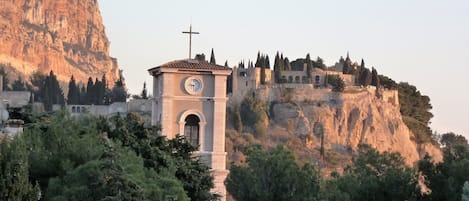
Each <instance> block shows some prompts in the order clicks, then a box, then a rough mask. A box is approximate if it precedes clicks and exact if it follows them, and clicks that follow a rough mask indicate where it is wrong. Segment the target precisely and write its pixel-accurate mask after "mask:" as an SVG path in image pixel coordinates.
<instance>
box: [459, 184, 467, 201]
mask: <svg viewBox="0 0 469 201" xmlns="http://www.w3.org/2000/svg"><path fill="white" fill-rule="evenodd" d="M461 201H469V181H466V183H464V187H463V192H462V195H461Z"/></svg>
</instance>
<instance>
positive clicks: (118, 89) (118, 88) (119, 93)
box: [112, 70, 129, 102]
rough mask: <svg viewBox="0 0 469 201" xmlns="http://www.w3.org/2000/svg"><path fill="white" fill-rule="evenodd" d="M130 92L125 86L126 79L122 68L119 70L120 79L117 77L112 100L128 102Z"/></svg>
mask: <svg viewBox="0 0 469 201" xmlns="http://www.w3.org/2000/svg"><path fill="white" fill-rule="evenodd" d="M128 97H129V94H128V93H127V88H126V87H125V79H124V75H123V72H122V70H120V71H119V79H117V81H116V83H115V84H114V87H113V88H112V102H126V101H127V98H128Z"/></svg>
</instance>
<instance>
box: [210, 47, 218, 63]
mask: <svg viewBox="0 0 469 201" xmlns="http://www.w3.org/2000/svg"><path fill="white" fill-rule="evenodd" d="M210 64H217V62H216V61H215V54H214V53H213V48H212V53H211V54H210Z"/></svg>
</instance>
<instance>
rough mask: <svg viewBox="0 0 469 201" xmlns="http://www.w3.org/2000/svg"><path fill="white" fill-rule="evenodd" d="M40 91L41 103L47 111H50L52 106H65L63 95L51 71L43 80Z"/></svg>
mask: <svg viewBox="0 0 469 201" xmlns="http://www.w3.org/2000/svg"><path fill="white" fill-rule="evenodd" d="M41 91H43V97H42V102H43V103H44V106H45V108H46V109H47V110H48V111H51V110H52V105H54V104H59V105H64V104H65V98H64V93H63V92H62V88H60V85H59V81H58V80H57V76H55V74H54V72H53V71H51V72H50V73H49V76H47V77H46V78H45V80H44V85H43V86H42V90H41Z"/></svg>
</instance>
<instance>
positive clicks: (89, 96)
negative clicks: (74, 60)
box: [85, 77, 95, 105]
mask: <svg viewBox="0 0 469 201" xmlns="http://www.w3.org/2000/svg"><path fill="white" fill-rule="evenodd" d="M94 102H95V90H94V83H93V78H91V77H89V78H88V83H87V85H86V99H85V104H86V105H91V104H94Z"/></svg>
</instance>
